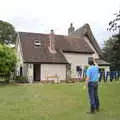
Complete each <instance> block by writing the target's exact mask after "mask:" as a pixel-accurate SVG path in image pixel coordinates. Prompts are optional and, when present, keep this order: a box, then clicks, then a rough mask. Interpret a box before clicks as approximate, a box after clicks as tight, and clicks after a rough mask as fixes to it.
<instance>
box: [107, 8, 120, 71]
mask: <svg viewBox="0 0 120 120" xmlns="http://www.w3.org/2000/svg"><path fill="white" fill-rule="evenodd" d="M114 15H115V18H114V19H113V20H112V21H110V22H109V28H108V30H109V31H113V32H114V35H113V38H114V39H115V42H113V46H112V49H111V56H112V58H113V59H112V61H111V60H110V61H111V63H112V64H111V65H112V68H113V70H119V71H120V10H119V11H118V13H115V14H114Z"/></svg>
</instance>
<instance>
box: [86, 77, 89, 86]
mask: <svg viewBox="0 0 120 120" xmlns="http://www.w3.org/2000/svg"><path fill="white" fill-rule="evenodd" d="M88 81H89V77H88V76H87V77H86V79H85V86H86V87H88Z"/></svg>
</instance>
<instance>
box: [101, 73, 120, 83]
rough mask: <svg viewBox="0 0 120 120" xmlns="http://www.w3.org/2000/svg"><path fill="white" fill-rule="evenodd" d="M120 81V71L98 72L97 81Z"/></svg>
mask: <svg viewBox="0 0 120 120" xmlns="http://www.w3.org/2000/svg"><path fill="white" fill-rule="evenodd" d="M119 79H120V71H111V72H100V77H99V81H101V80H104V82H107V81H108V80H109V81H111V82H112V81H113V80H119Z"/></svg>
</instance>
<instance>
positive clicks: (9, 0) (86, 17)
mask: <svg viewBox="0 0 120 120" xmlns="http://www.w3.org/2000/svg"><path fill="white" fill-rule="evenodd" d="M119 8H120V0H0V19H1V20H4V21H7V22H10V23H11V24H13V25H14V27H15V29H16V30H17V31H26V32H40V33H49V31H50V30H51V29H54V31H55V34H63V35H67V29H68V27H69V25H70V23H71V22H72V23H73V25H74V27H75V29H78V28H79V27H80V26H82V25H84V24H85V23H88V24H90V27H91V29H92V31H93V34H94V36H95V38H96V40H97V41H98V43H99V44H100V45H102V44H103V41H104V40H106V39H108V37H109V36H110V33H109V32H108V31H106V29H107V27H108V23H109V21H110V20H112V19H113V14H114V13H116V12H118V10H119Z"/></svg>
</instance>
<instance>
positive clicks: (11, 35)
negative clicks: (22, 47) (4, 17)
mask: <svg viewBox="0 0 120 120" xmlns="http://www.w3.org/2000/svg"><path fill="white" fill-rule="evenodd" d="M15 40H16V32H15V29H14V27H13V26H12V25H11V24H10V23H8V22H4V21H1V20H0V43H1V44H4V43H7V44H9V43H12V44H13V43H15Z"/></svg>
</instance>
